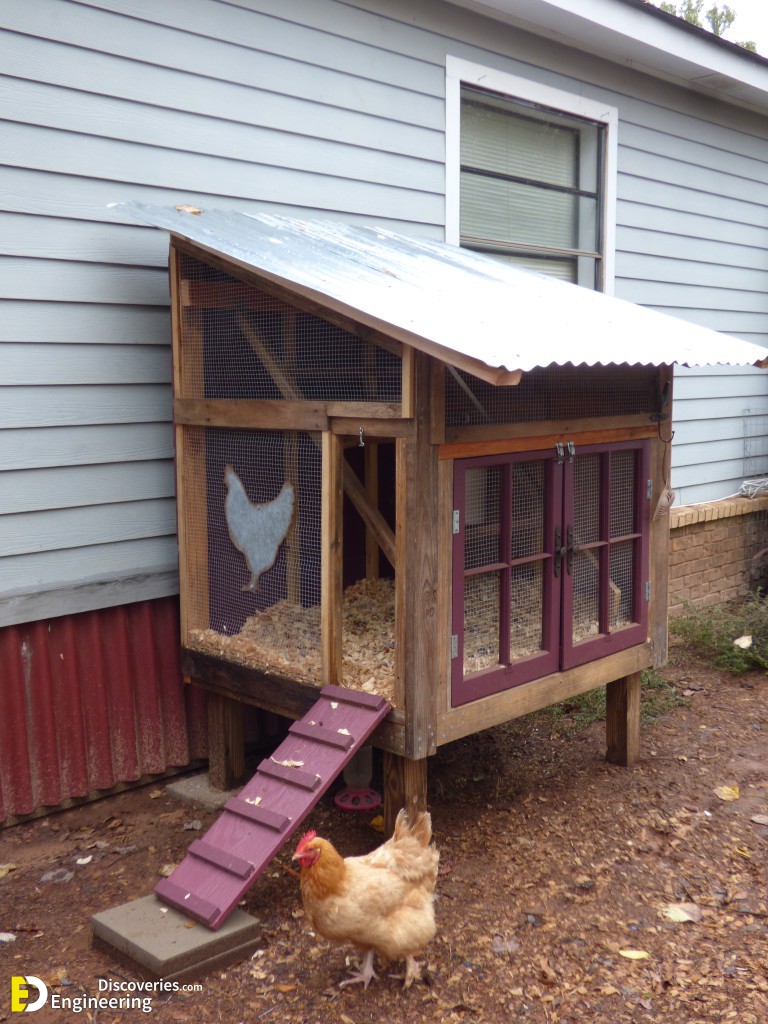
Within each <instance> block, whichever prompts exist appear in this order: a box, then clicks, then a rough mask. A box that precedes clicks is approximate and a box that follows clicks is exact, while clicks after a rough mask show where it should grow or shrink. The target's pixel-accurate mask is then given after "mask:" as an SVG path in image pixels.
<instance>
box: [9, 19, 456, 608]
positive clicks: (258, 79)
mask: <svg viewBox="0 0 768 1024" xmlns="http://www.w3.org/2000/svg"><path fill="white" fill-rule="evenodd" d="M259 6H261V8H262V9H261V10H255V9H248V7H247V6H246V7H238V6H237V5H232V4H229V3H223V2H222V3H219V2H217V0H189V2H187V3H185V4H184V18H183V19H181V20H180V19H178V17H177V14H178V11H176V12H174V11H173V10H171V8H170V7H169V8H166V7H165V5H163V4H159V5H158V4H144V3H135V2H133V0H131V2H128V3H125V4H121V3H117V2H114V0H99V2H97V3H84V2H78V0H73V2H66V3H65V2H63V0H32V2H29V3H25V4H18V5H13V6H12V8H10V9H9V10H8V11H7V12H6V16H5V18H4V26H5V29H6V30H5V31H4V32H2V33H0V72H1V74H0V120H2V128H1V129H0V130H2V134H3V143H4V145H3V151H2V155H1V156H0V381H1V382H2V385H3V391H2V395H1V396H0V398H2V401H0V473H2V474H3V477H2V483H3V485H4V486H3V490H2V498H1V499H0V624H2V623H3V622H10V621H20V618H19V617H20V616H30V615H33V614H34V609H35V601H34V599H27V598H24V599H22V598H20V596H19V595H20V594H21V593H22V592H23V591H27V592H28V594H34V593H35V592H36V591H39V593H40V602H41V607H42V606H44V609H45V611H46V613H49V612H50V607H51V600H50V598H49V596H48V593H49V592H50V590H51V589H54V590H55V589H56V588H61V589H62V599H61V602H60V604H59V607H60V610H61V613H65V612H66V611H67V610H68V602H69V603H70V604H73V603H74V605H76V607H77V610H81V609H82V608H83V607H84V604H83V602H84V601H85V600H87V598H86V597H84V595H86V594H92V595H93V598H92V599H93V600H94V602H95V604H98V603H99V602H100V601H102V600H103V601H105V602H106V603H110V602H111V601H112V600H114V594H120V595H121V596H122V597H123V598H124V599H128V598H127V596H126V595H129V594H130V586H131V585H130V579H131V577H132V576H133V577H135V578H136V580H138V583H137V584H136V586H137V589H136V594H137V598H144V597H151V596H153V592H152V590H151V583H150V584H148V583H147V580H149V579H151V577H152V575H153V573H155V574H156V576H157V579H158V581H159V582H158V588H159V589H158V591H157V593H158V594H161V593H167V592H168V586H169V579H171V578H172V577H173V572H172V567H173V566H174V564H175V561H176V554H177V552H176V542H175V536H174V508H173V493H174V481H173V466H172V455H173V439H172V432H171V427H170V423H169V420H170V413H171V395H170V387H169V383H170V351H169V316H168V310H167V304H168V280H167V271H166V263H167V238H166V237H165V236H164V235H163V234H162V233H160V232H157V231H153V230H148V229H145V228H141V227H138V226H137V225H135V224H133V223H130V224H129V223H125V222H124V221H123V220H122V218H121V215H120V214H118V213H117V212H116V211H114V210H112V209H111V208H110V206H109V204H111V203H115V202H119V201H123V200H127V199H136V200H140V201H146V202H153V203H162V204H166V205H169V204H176V203H179V202H190V203H194V204H197V205H201V206H211V205H218V206H237V207H238V208H239V209H241V210H245V211H248V210H254V211H255V210H260V209H264V208H265V206H266V207H268V208H271V209H273V210H274V211H275V212H277V213H286V214H296V213H300V214H305V215H309V216H313V215H314V216H336V217H343V218H344V219H346V220H350V221H353V222H359V223H370V222H371V221H375V222H376V223H379V224H382V225H383V226H386V227H391V228H395V229H400V230H402V229H403V228H404V227H405V228H407V229H410V230H415V231H418V232H419V233H421V234H424V235H427V236H430V237H434V238H440V237H442V233H443V222H444V201H443V191H444V166H443V148H444V140H443V125H444V108H443V88H444V82H443V79H444V70H443V65H444V62H439V63H433V62H431V61H429V60H426V61H425V60H424V59H423V55H422V54H420V53H418V52H416V53H411V54H409V53H406V52H403V53H398V52H397V45H398V44H397V38H398V37H403V36H404V37H408V36H409V35H410V33H409V31H408V29H407V28H406V29H405V31H404V32H403V31H402V30H401V28H400V27H399V26H397V24H396V23H395V22H392V21H390V20H389V19H384V18H378V17H375V16H372V15H370V14H366V13H362V12H354V11H350V9H349V8H348V7H347V6H346V5H345V4H343V3H336V2H332V0H328V2H323V3H321V4H319V5H318V7H319V8H320V10H314V9H313V5H304V4H300V5H293V4H292V5H290V8H289V10H288V11H286V5H282V4H277V3H276V2H274V3H267V4H264V5H259ZM318 15H319V16H318ZM305 16H309V20H308V24H306V25H304V24H302V20H303V19H304V18H305ZM350 16H351V18H352V20H353V21H355V23H356V25H357V31H356V33H353V34H352V35H351V36H350V37H347V33H346V25H347V23H348V21H349V17H350ZM385 26H389V27H390V30H391V29H394V36H393V38H391V39H389V38H385V37H386V36H387V35H388V33H387V32H386V30H385ZM382 31H383V35H382ZM390 34H391V32H390ZM355 35H356V36H357V37H356V38H355V37H354V36H355ZM379 38H381V39H382V41H383V42H384V45H379V42H378V39H379ZM393 43H394V45H392V44H393ZM418 49H419V48H418V47H417V50H418ZM101 578H103V579H105V580H110V579H112V580H114V581H117V583H116V585H115V586H114V587H112V588H111V589H108V588H101V587H99V585H98V581H99V580H100V579H101ZM148 587H149V589H148ZM68 588H69V589H68ZM4 595H5V599H4ZM104 595H107V596H106V597H105V596H104ZM109 595H112V596H109Z"/></svg>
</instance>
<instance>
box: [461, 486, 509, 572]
mask: <svg viewBox="0 0 768 1024" xmlns="http://www.w3.org/2000/svg"><path fill="white" fill-rule="evenodd" d="M500 501H501V467H500V466H483V467H480V468H479V469H470V470H468V471H467V474H466V503H467V504H466V514H465V523H466V526H465V540H464V568H465V569H475V568H477V567H479V566H481V565H493V563H494V562H498V561H499V558H500V554H499V526H500Z"/></svg>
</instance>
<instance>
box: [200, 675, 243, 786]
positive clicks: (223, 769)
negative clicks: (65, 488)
mask: <svg viewBox="0 0 768 1024" xmlns="http://www.w3.org/2000/svg"><path fill="white" fill-rule="evenodd" d="M244 782H245V707H244V705H243V704H242V703H241V702H240V701H238V700H231V699H230V698H229V697H222V696H221V695H220V694H218V693H209V694H208V783H209V785H210V787H211V789H218V790H228V789H234V788H235V786H241V785H242V784H243V783H244Z"/></svg>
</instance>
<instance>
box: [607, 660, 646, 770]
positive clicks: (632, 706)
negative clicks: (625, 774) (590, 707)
mask: <svg viewBox="0 0 768 1024" xmlns="http://www.w3.org/2000/svg"><path fill="white" fill-rule="evenodd" d="M640 686H641V683H640V673H639V672H633V673H632V674H631V675H628V676H624V678H623V679H617V680H616V681H615V682H613V683H608V686H607V687H606V693H605V732H606V740H607V742H608V751H607V753H606V755H605V756H606V760H607V761H610V762H612V763H613V764H620V765H622V766H623V767H625V768H631V767H632V765H633V764H636V763H637V760H638V758H639V757H640Z"/></svg>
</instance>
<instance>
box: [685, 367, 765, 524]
mask: <svg viewBox="0 0 768 1024" xmlns="http://www.w3.org/2000/svg"><path fill="white" fill-rule="evenodd" d="M681 390H684V395H685V398H684V399H683V400H682V401H680V400H678V399H677V398H676V407H677V408H676V413H675V442H674V446H673V451H672V486H673V488H674V489H675V491H676V493H677V503H678V504H683V505H690V504H696V503H697V502H700V501H711V500H713V498H722V497H727V496H729V495H732V494H737V493H738V491H739V488H740V487H741V484H742V481H743V480H745V479H747V478H750V477H756V476H766V475H768V394H767V393H766V392H767V390H768V389H766V382H765V371H764V370H758V369H755V368H754V367H738V368H736V367H720V368H717V369H715V368H714V367H698V368H692V369H688V368H686V367H681V368H679V369H678V370H677V371H676V379H675V392H676V395H677V394H679V392H680V391H681Z"/></svg>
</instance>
